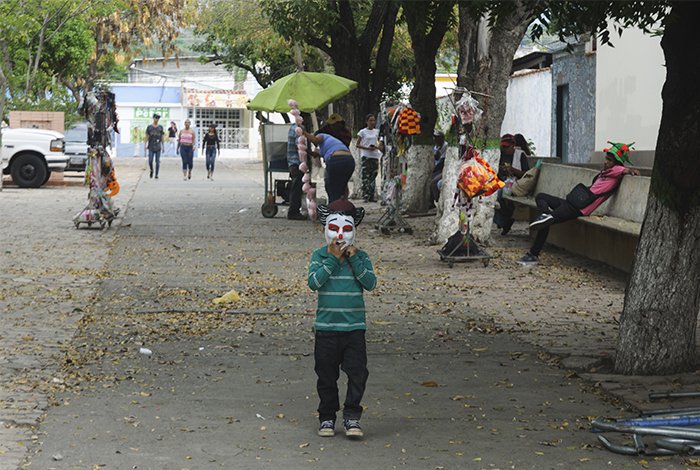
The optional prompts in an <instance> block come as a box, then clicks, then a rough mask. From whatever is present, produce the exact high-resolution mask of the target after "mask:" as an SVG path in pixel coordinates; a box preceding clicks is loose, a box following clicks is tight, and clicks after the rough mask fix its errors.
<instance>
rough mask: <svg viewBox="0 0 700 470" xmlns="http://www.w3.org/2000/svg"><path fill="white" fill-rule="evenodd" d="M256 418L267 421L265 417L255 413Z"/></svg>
mask: <svg viewBox="0 0 700 470" xmlns="http://www.w3.org/2000/svg"><path fill="white" fill-rule="evenodd" d="M255 417H256V418H260V419H262V420H263V421H265V417H264V416H263V415H261V414H260V413H255Z"/></svg>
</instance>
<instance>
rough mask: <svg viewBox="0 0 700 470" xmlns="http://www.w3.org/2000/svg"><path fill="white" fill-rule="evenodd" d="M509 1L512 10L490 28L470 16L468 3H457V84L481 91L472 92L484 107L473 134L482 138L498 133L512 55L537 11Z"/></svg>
mask: <svg viewBox="0 0 700 470" xmlns="http://www.w3.org/2000/svg"><path fill="white" fill-rule="evenodd" d="M512 4H513V11H512V13H511V14H510V15H508V16H504V17H502V18H501V19H499V22H498V24H496V25H495V27H493V28H489V27H488V25H487V24H486V20H485V19H483V18H482V19H474V18H473V17H472V16H470V14H469V10H468V8H469V6H468V2H460V4H459V43H460V57H459V65H458V75H457V85H458V86H461V87H465V88H467V89H468V90H470V91H473V92H477V93H481V94H476V93H475V94H474V98H476V99H477V100H478V101H479V103H480V105H481V108H482V109H483V110H484V114H483V115H482V117H481V121H480V122H479V123H478V124H477V129H476V133H475V134H476V135H475V137H476V138H477V139H479V140H482V141H487V140H490V139H496V138H498V137H499V136H500V133H501V124H502V122H503V116H505V113H506V90H507V88H508V80H509V79H510V75H511V70H512V68H513V56H514V55H515V51H517V49H518V46H519V45H520V41H522V39H523V36H524V35H525V32H526V31H527V28H528V26H529V25H530V23H532V21H533V20H534V19H535V18H536V17H537V14H538V13H539V12H538V11H533V10H532V8H531V7H530V5H528V4H526V3H525V2H523V1H522V0H516V1H514V2H512ZM482 94H483V95H487V96H483V95H482Z"/></svg>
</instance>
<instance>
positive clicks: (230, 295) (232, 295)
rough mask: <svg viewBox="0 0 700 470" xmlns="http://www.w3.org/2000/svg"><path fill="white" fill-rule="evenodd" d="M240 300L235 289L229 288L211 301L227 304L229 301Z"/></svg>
mask: <svg viewBox="0 0 700 470" xmlns="http://www.w3.org/2000/svg"><path fill="white" fill-rule="evenodd" d="M239 300H241V296H240V295H238V292H236V291H235V290H230V291H228V292H227V293H225V294H224V295H222V296H221V297H217V298H215V299H214V300H212V302H214V303H215V304H227V303H229V302H238V301H239Z"/></svg>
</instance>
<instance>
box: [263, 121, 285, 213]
mask: <svg viewBox="0 0 700 470" xmlns="http://www.w3.org/2000/svg"><path fill="white" fill-rule="evenodd" d="M290 125H291V124H272V123H264V124H261V125H260V134H261V138H262V145H263V147H262V148H263V155H262V157H263V158H262V162H263V174H264V177H265V178H264V179H265V202H264V203H263V205H262V207H261V212H262V215H263V217H265V218H271V217H274V216H275V215H277V206H278V205H289V186H290V184H291V182H292V180H291V179H289V167H288V166H287V135H288V133H289V127H290ZM273 173H285V174H286V175H287V176H286V177H285V178H275V177H274V175H273Z"/></svg>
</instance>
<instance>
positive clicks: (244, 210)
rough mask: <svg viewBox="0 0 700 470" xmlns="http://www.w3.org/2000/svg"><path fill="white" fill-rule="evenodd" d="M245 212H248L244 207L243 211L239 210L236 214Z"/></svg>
mask: <svg viewBox="0 0 700 470" xmlns="http://www.w3.org/2000/svg"><path fill="white" fill-rule="evenodd" d="M247 210H248V208H247V207H244V208H243V209H241V210H239V211H238V213H239V214H240V213H243V212H246V211H247Z"/></svg>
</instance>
